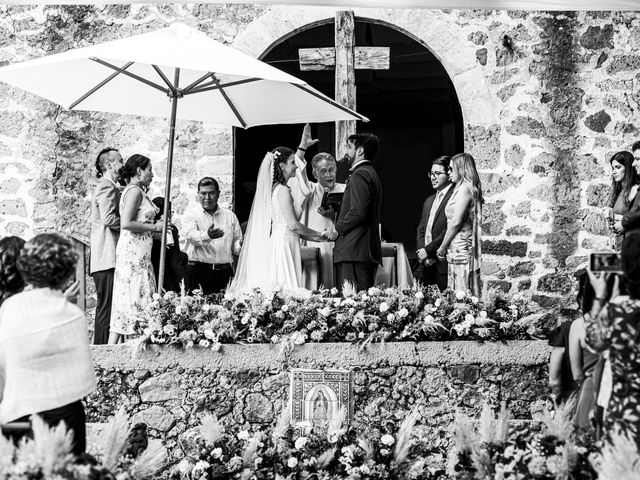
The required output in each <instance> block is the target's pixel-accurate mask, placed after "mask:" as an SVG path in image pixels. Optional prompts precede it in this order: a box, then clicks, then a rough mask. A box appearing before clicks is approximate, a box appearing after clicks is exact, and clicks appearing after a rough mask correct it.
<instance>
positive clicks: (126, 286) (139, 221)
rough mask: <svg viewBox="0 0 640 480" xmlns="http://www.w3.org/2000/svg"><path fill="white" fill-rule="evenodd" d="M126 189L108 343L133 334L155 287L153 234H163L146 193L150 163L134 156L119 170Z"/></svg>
mask: <svg viewBox="0 0 640 480" xmlns="http://www.w3.org/2000/svg"><path fill="white" fill-rule="evenodd" d="M120 178H121V179H123V180H124V181H125V182H126V183H127V186H126V187H125V189H124V191H123V192H122V195H121V197H120V228H121V232H120V239H119V240H118V246H117V247H116V270H115V276H114V281H113V305H112V307H111V322H110V329H109V343H111V344H113V343H120V342H123V341H124V340H125V339H126V336H127V335H132V334H133V327H134V323H135V319H136V318H137V316H138V315H139V313H140V311H141V309H143V308H144V307H145V306H146V305H147V303H148V302H149V300H150V299H151V295H153V292H154V290H155V288H156V281H155V278H154V275H153V266H152V264H151V245H152V242H153V234H154V233H160V232H162V221H161V220H159V221H157V222H154V218H155V216H156V213H157V212H158V208H157V207H156V206H155V205H154V204H153V202H152V201H151V200H150V199H149V197H148V196H147V193H146V191H147V190H148V188H149V185H150V184H151V180H152V179H153V171H152V169H151V160H149V159H148V158H147V157H145V156H144V155H138V154H135V155H132V156H131V157H129V159H128V160H127V162H126V163H125V164H124V166H123V167H122V168H121V169H120Z"/></svg>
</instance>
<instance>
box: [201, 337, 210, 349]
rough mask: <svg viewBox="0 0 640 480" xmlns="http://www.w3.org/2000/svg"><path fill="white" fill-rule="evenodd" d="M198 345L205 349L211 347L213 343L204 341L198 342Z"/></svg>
mask: <svg viewBox="0 0 640 480" xmlns="http://www.w3.org/2000/svg"><path fill="white" fill-rule="evenodd" d="M198 345H200V346H201V347H204V348H208V347H209V345H211V342H210V341H209V340H205V339H202V340H200V341H199V342H198Z"/></svg>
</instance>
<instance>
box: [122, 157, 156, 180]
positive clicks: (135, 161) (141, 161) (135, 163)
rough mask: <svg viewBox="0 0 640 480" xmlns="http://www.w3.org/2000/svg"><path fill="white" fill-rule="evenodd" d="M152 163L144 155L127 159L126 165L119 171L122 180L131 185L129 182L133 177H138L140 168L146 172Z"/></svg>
mask: <svg viewBox="0 0 640 480" xmlns="http://www.w3.org/2000/svg"><path fill="white" fill-rule="evenodd" d="M150 162H151V160H149V158H147V157H145V156H144V155H140V154H139V153H134V154H133V155H131V156H130V157H129V158H128V159H127V161H126V163H125V164H124V165H123V166H122V168H120V170H119V171H118V173H119V174H120V180H122V181H124V182H125V183H129V180H131V178H132V177H135V176H136V172H137V170H138V167H140V168H141V169H142V170H144V169H145V168H147V167H148V166H149V163H150Z"/></svg>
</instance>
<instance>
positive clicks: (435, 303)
mask: <svg viewBox="0 0 640 480" xmlns="http://www.w3.org/2000/svg"><path fill="white" fill-rule="evenodd" d="M434 305H435V307H436V308H438V307H439V306H440V305H442V300H440V299H439V298H438V299H437V300H436V301H435V302H434Z"/></svg>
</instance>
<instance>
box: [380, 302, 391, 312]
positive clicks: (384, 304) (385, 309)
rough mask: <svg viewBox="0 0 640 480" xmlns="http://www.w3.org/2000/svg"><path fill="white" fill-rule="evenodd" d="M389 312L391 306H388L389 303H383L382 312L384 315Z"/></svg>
mask: <svg viewBox="0 0 640 480" xmlns="http://www.w3.org/2000/svg"><path fill="white" fill-rule="evenodd" d="M387 310H389V305H387V302H382V303H381V304H380V311H381V312H383V313H384V312H386V311H387Z"/></svg>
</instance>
